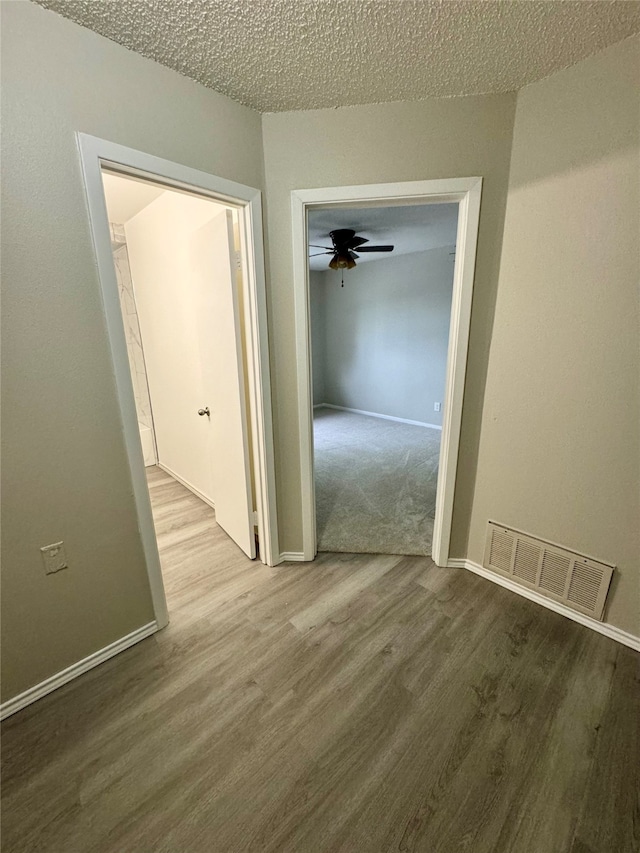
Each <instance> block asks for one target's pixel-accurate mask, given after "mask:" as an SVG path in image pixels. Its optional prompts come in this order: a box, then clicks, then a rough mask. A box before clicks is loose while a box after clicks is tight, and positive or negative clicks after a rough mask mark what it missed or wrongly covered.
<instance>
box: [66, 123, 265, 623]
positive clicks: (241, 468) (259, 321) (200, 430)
mask: <svg viewBox="0 0 640 853" xmlns="http://www.w3.org/2000/svg"><path fill="white" fill-rule="evenodd" d="M78 143H79V148H80V155H81V162H82V167H83V173H84V178H85V186H86V189H87V201H88V207H89V215H90V222H91V229H92V234H93V239H94V246H95V251H96V257H97V262H98V271H99V275H100V283H101V287H102V296H103V304H104V310H105V318H106V323H107V330H108V334H109V340H110V344H111V351H112V357H113V362H114V371H115V376H116V387H117V391H118V397H119V402H120V407H121V412H122V419H123V427H124V436H125V443H126V447H127V453H128V457H129V464H130V468H131V474H132V482H133V488H134V496H135V500H136V507H137V511H138V519H139V527H140V531H141V536H142V541H143V547H144V550H145V556H146V561H147V570H148V574H149V581H150V587H151V592H152V597H153V604H154V610H155V614H156V623H157V625H158V627H163V625H165V624H166V623H167V621H168V614H167V609H166V598H165V593H164V586H163V582H162V574H161V570H160V559H159V554H158V543H157V539H156V535H155V530H154V524H153V517H152V511H151V502H150V497H149V490H148V485H147V479H148V478H147V473H148V469H151V468H152V467H154V466H152V465H150V464H149V463H151V462H153V463H159V464H160V465H161V466H162V468H164V472H163V475H166V474H167V473H169V474H170V475H171V476H172V479H173V480H175V481H177V482H179V483H181V484H182V486H181V487H186V488H187V489H189V491H190V492H191V493H193V495H197V496H198V498H199V499H201V500H202V501H204V502H206V503H210V504H213V505H215V512H216V519H217V521H218V523H219V524H220V525H221V526H222V527H223V528H224V530H225V531H226V532H227V534H228V535H229V536H230V537H231V538H232V539H233V540H234V541H235V542H237V543H238V545H239V546H240V548H242V550H243V551H244V552H245V553H247V554H249V556H255V550H254V549H255V538H254V527H255V531H256V532H257V537H258V542H259V557H260V559H261V561H262V562H264V563H266V564H267V565H273V564H274V563H275V562H277V559H278V557H277V555H278V543H277V531H276V517H275V501H274V480H273V438H272V426H271V400H270V381H269V380H270V377H269V365H268V358H267V354H268V341H267V337H266V299H265V292H264V269H263V259H262V242H261V239H262V238H261V229H262V223H261V198H260V193H259V192H258V191H257V190H254V189H252V188H250V187H245V186H243V185H241V184H235V183H233V182H230V181H226V180H224V179H221V178H218V177H216V176H213V175H209V174H207V173H203V172H199V171H197V170H192V169H189V168H187V167H184V166H181V165H180V164H175V163H171V162H169V161H165V160H162V159H160V158H156V157H153V156H150V155H147V154H144V153H142V152H138V151H135V150H133V149H128V148H124V147H123V146H119V145H116V144H114V143H110V142H107V141H105V140H100V139H97V138H95V137H90V136H87V135H84V134H78ZM104 173H108V174H107V176H106V177H107V178H108V180H111V181H114V180H115V181H120V182H122V181H127V182H129V186H130V188H131V186H133V184H135V185H137V191H138V192H139V191H140V190H141V189H142V190H144V192H146V194H147V198H146V199H143V202H142V207H141V208H140V209H139V210H137V211H136V212H135V213H134V214H133V216H130V217H129V218H128V221H127V222H125V223H124V224H123V223H115V222H113V223H112V227H111V228H110V225H109V220H110V219H113V216H109V213H108V210H107V207H108V205H106V204H105V190H104V187H103V174H104ZM143 194H144V193H143ZM134 195H135V193H134ZM169 214H172V216H171V215H169ZM115 218H122V217H115ZM114 251H115V253H116V254H117V253H118V252H120V253H121V255H122V256H124V255H126V262H127V264H128V266H129V269H128V270H127V272H128V273H129V276H130V278H131V279H132V281H133V283H134V286H133V288H131V294H130V295H131V296H134V297H135V298H134V306H133V310H130V314H131V315H132V316H133V321H132V322H131V324H130V325H129V328H127V326H126V324H125V323H123V312H122V304H123V302H125V301H126V299H127V294H124V293H122V289H123V281H122V275H120V279H121V280H120V288H119V285H118V277H117V276H116V266H115V265H114ZM124 263H125V258H124V257H120V259H119V264H120V266H121V267H123V266H124ZM119 272H120V273H122V269H121V270H119ZM134 292H135V293H134ZM128 307H129V309H131V305H129V306H128ZM214 326H215V333H214V332H213V329H214ZM136 333H138V335H139V337H140V343H141V344H142V346H141V348H140V349H141V350H142V352H141V356H142V358H141V359H139V360H138V361H136V357H135V353H134V354H133V355H132V352H131V350H132V347H135V342H134V341H133V340H132V338H134V337H135V335H136ZM132 368H133V369H132ZM134 373H137V374H140V375H139V376H138V377H135V378H134V376H133V374H134ZM138 379H139V382H137V384H136V380H138ZM145 392H146V403H147V404H148V405H147V406H146V407H145ZM145 408H146V411H145ZM149 416H150V417H149ZM145 419H146V423H145ZM146 430H148V433H147V434H146V439H145V431H146ZM145 457H146V458H145ZM145 463H147V464H145ZM156 470H157V469H156ZM252 552H253V553H252Z"/></svg>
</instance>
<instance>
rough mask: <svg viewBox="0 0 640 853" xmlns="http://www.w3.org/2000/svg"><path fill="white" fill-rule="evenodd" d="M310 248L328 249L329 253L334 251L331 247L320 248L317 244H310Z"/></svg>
mask: <svg viewBox="0 0 640 853" xmlns="http://www.w3.org/2000/svg"><path fill="white" fill-rule="evenodd" d="M309 246H310V247H311V248H312V249H327V251H333V250H332V248H331V246H318V244H317V243H309Z"/></svg>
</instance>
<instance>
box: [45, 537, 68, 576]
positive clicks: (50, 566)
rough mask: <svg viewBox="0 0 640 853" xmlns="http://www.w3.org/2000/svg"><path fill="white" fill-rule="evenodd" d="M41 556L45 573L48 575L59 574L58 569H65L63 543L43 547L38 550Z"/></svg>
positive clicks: (66, 564) (65, 558)
mask: <svg viewBox="0 0 640 853" xmlns="http://www.w3.org/2000/svg"><path fill="white" fill-rule="evenodd" d="M40 553H41V554H42V562H43V563H44V570H45V573H46V574H48V575H50V574H53V572H59V571H60V569H66V568H67V567H68V563H67V553H66V551H65V549H64V542H54V544H53V545H45V547H44V548H40Z"/></svg>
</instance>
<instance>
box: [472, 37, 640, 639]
mask: <svg viewBox="0 0 640 853" xmlns="http://www.w3.org/2000/svg"><path fill="white" fill-rule="evenodd" d="M638 92H640V39H637V38H636V39H631V40H629V41H627V42H624V43H623V44H621V45H617V46H615V47H612V48H609V49H608V50H606V51H604V52H603V53H601V54H599V55H598V56H595V57H592V58H591V59H588V60H585V62H583V63H580V64H579V65H576V66H574V67H573V68H570V69H567V70H566V71H563V72H561V73H559V74H556V75H554V76H553V77H550V78H549V79H548V80H544V81H542V82H541V83H537V84H534V85H533V86H529V87H527V88H526V89H524V90H523V91H522V92H520V94H519V95H518V107H517V112H516V124H515V131H514V144H513V156H512V162H511V175H510V180H509V197H508V203H507V214H506V220H505V232H504V243H503V255H502V263H501V268H500V282H499V286H498V298H497V304H496V314H495V321H494V330H493V340H492V343H491V357H490V363H489V372H488V379H487V390H486V397H485V408H484V417H483V424H482V440H481V443H480V451H479V457H478V472H477V477H476V493H475V498H474V504H473V515H472V523H471V530H470V538H469V557H470V559H472V560H475V561H477V562H481V560H482V553H483V547H484V537H485V531H486V522H487V519H495V520H497V521H499V522H502V523H504V524H508V525H512V526H513V527H516V528H519V529H521V530H525V531H527V532H530V533H533V534H534V535H537V536H540V537H542V538H545V539H549V540H551V541H553V542H559V543H561V544H564V545H567V546H568V547H570V548H575V549H576V550H578V551H583V552H585V553H587V554H589V555H591V556H593V557H596V558H599V559H602V560H606V561H609V562H612V563H615V564H617V566H618V572H617V578H616V580H615V585H614V588H613V590H612V596H611V601H610V606H609V608H608V613H607V614H606V619H607V621H609V622H612V623H613V624H614V625H617V626H618V627H620V628H623V629H625V630H627V631H630V632H632V633H634V634H635V635H636V636H637V635H640V505H639V501H640V485H639V484H640V470H639V468H640V411H639V408H640V399H639V396H640V375H639V373H640V360H639V358H638V341H639V340H640V324H639V316H638V310H639V305H638V299H639V296H640V293H639V289H638V282H639V281H640V251H639V246H638V241H639V234H640V208H639V189H640V187H639V181H638V169H639V165H640V140H639V129H640V128H639V122H638Z"/></svg>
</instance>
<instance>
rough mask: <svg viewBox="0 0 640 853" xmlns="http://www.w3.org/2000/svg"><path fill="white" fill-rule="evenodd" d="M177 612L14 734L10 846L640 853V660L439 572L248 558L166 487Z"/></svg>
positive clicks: (162, 487) (381, 560)
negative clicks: (272, 565) (278, 562)
mask: <svg viewBox="0 0 640 853" xmlns="http://www.w3.org/2000/svg"><path fill="white" fill-rule="evenodd" d="M150 487H151V495H152V501H153V505H154V513H155V518H156V525H157V530H158V538H159V544H160V550H161V555H162V562H163V568H164V570H165V573H166V585H167V592H168V598H169V609H170V613H171V624H170V625H169V627H168V628H167V629H165V630H164V631H162V632H160V633H159V634H156V635H154V636H153V637H151V638H149V639H147V640H144V641H143V642H142V643H140V644H138V645H137V646H135V647H133V648H131V649H129V650H127V651H126V652H123V653H122V654H120V655H118V656H117V657H116V658H114V659H112V660H110V661H108V662H107V663H105V664H103V665H102V666H100V667H98V668H96V669H95V670H92V671H91V672H89V673H87V674H85V675H84V676H82V677H81V678H79V679H78V680H76V681H75V682H73V683H71V684H69V685H67V686H65V687H63V688H61V689H60V690H58V691H56V692H55V693H53V694H51V695H49V696H47V697H45V698H44V699H42V700H41V701H39V702H37V703H36V704H35V705H32V706H31V707H29V708H27V709H25V710H24V711H22V712H20V713H18V714H16V715H14V716H13V717H11V718H9V719H8V720H6V721H5V723H4V724H3V730H2V734H3V740H2V747H3V765H4V766H3V791H2V804H3V812H2V834H3V847H2V849H3V850H5V851H7V853H23V851H24V853H26V851H29V853H32V851H38V853H236V851H273V853H383V852H384V851H424V852H425V853H427V851H428V853H463V851H469V853H556V851H557V853H636V851H637V850H638V849H639V847H640V810H639V807H638V790H639V789H640V755H639V754H638V752H639V736H638V715H637V711H638V655H636V654H635V653H634V652H632V651H630V650H629V649H627V648H625V647H623V646H620V645H618V644H616V643H614V642H613V641H611V640H608V639H606V638H604V637H601V636H599V635H597V634H595V633H593V632H591V631H589V630H588V629H587V628H583V627H581V626H579V625H577V624H575V623H572V622H570V621H568V620H566V619H564V618H563V617H561V616H559V615H557V614H554V613H552V612H550V611H547V610H544V609H543V608H540V607H538V606H537V605H535V604H533V603H531V602H529V601H527V600H525V599H523V598H520V597H518V596H516V595H514V594H512V593H510V592H508V591H507V590H504V589H502V588H500V587H498V586H495V585H493V584H491V583H488V582H487V581H485V580H483V579H481V578H479V577H477V576H475V575H473V574H471V573H468V572H465V571H464V570H444V569H438V568H437V567H435V566H434V565H433V563H432V562H431V561H430V560H429V559H427V558H425V557H402V558H400V557H389V556H372V555H367V556H364V555H346V554H341V555H331V554H323V555H322V556H321V557H320V558H319V559H318V560H317V561H316V562H315V563H314V564H312V565H303V564H285V565H282V566H278V567H277V568H275V569H270V568H267V567H265V566H263V565H261V564H260V563H252V562H250V561H249V560H247V559H246V558H245V557H244V556H243V555H242V554H241V553H240V552H239V550H238V549H237V548H236V547H235V545H233V543H231V542H230V541H229V540H228V539H227V537H226V536H225V534H224V533H223V532H222V531H221V530H220V529H219V528H218V527H217V526H216V524H215V520H214V518H213V513H212V511H211V510H210V509H209V508H208V507H207V506H205V505H204V504H202V503H201V502H200V501H199V500H198V499H197V498H195V497H194V496H193V495H191V494H190V493H189V492H187V491H186V490H185V489H183V488H182V486H180V485H178V484H177V483H175V482H174V481H173V480H172V479H171V478H170V477H168V476H167V475H165V474H163V473H162V472H161V471H159V470H154V471H152V472H151V473H150Z"/></svg>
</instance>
